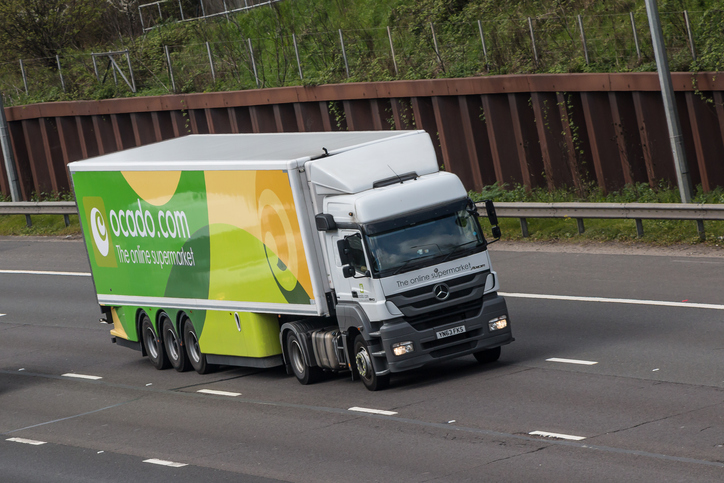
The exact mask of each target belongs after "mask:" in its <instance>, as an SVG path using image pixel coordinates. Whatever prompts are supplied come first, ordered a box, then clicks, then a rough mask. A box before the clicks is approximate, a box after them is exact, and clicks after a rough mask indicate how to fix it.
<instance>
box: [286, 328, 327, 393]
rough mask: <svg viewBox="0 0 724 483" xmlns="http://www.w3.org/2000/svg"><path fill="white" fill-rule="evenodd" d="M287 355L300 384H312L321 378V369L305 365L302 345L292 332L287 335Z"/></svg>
mask: <svg viewBox="0 0 724 483" xmlns="http://www.w3.org/2000/svg"><path fill="white" fill-rule="evenodd" d="M287 355H288V356H289V364H290V365H291V366H292V372H294V375H295V376H296V378H297V380H298V381H299V383H300V384H304V385H307V384H313V383H315V382H317V381H318V380H319V379H321V377H322V369H321V368H320V367H309V366H308V365H307V363H306V362H305V361H304V352H302V345H301V343H300V342H299V338H298V337H297V334H295V333H294V332H289V334H288V335H287Z"/></svg>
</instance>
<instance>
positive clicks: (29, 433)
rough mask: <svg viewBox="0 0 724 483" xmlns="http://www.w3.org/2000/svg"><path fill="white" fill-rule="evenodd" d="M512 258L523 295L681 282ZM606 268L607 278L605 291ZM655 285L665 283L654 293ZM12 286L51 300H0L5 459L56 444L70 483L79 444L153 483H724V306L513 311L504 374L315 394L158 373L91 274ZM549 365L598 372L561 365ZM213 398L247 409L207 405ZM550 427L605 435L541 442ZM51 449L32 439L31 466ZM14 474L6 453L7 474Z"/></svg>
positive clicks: (608, 265)
mask: <svg viewBox="0 0 724 483" xmlns="http://www.w3.org/2000/svg"><path fill="white" fill-rule="evenodd" d="M41 243H45V244H46V245H44V246H43V249H42V250H41V251H42V252H43V253H46V254H47V256H45V257H43V258H42V259H41V258H38V257H32V256H26V263H28V264H29V266H27V265H25V266H22V267H18V266H13V268H15V269H17V268H30V269H34V270H44V269H50V268H52V267H57V269H62V270H71V269H73V267H69V266H68V265H70V264H69V263H68V262H67V260H68V259H69V258H70V257H71V256H72V255H69V253H74V252H73V249H72V248H68V247H69V246H70V247H72V246H73V245H68V243H73V242H59V243H65V244H61V245H57V246H59V247H60V248H59V249H58V250H59V252H58V253H59V255H60V256H59V258H61V259H62V260H54V257H52V256H50V254H52V253H53V251H54V247H56V245H55V244H53V243H50V242H41ZM76 243H77V242H76ZM3 244H4V241H2V242H0V270H1V269H5V268H6V267H8V263H9V262H8V259H7V258H6V257H5V256H4V254H7V253H8V252H9V251H12V252H13V256H17V255H18V254H23V253H26V251H25V250H27V251H29V252H31V253H33V252H34V251H37V250H40V249H39V248H38V246H37V244H34V243H27V242H25V246H24V247H23V246H18V244H17V243H16V246H15V247H14V248H12V250H10V249H3V248H2V246H3ZM81 249H82V246H81ZM76 252H77V250H76ZM81 253H82V250H81ZM493 257H494V266H495V268H496V269H497V270H498V271H499V273H500V275H501V277H502V278H501V281H502V288H503V289H504V290H505V291H508V292H525V291H528V292H530V293H555V294H566V295H595V296H603V297H623V296H626V293H630V292H631V291H634V290H636V291H639V292H638V293H639V294H640V298H651V299H656V300H662V298H659V297H657V294H665V295H667V296H669V297H674V295H678V294H677V293H676V290H678V289H677V286H678V285H681V283H675V282H670V281H669V280H670V278H671V277H670V276H669V277H666V276H664V275H665V274H667V273H670V271H671V266H672V264H673V263H674V262H671V261H670V260H667V259H666V258H660V257H658V258H657V257H643V258H641V257H635V256H624V257H621V256H601V255H587V256H584V255H578V256H576V257H574V258H576V259H577V260H576V263H573V262H571V261H570V260H569V259H568V257H566V256H565V255H563V254H540V253H539V254H530V253H523V252H504V251H496V252H494V253H493ZM697 260H698V262H705V261H714V262H718V260H717V259H697ZM85 263H86V266H87V261H86V262H85ZM673 266H676V267H688V268H685V269H678V272H677V277H678V280H680V281H681V280H683V281H685V282H686V284H687V285H688V286H687V288H688V291H689V292H695V293H696V294H697V297H698V300H697V301H701V302H705V303H717V302H719V303H721V301H720V300H716V298H717V294H716V293H715V291H714V290H712V289H711V284H712V283H714V282H716V280H717V278H716V270H715V269H711V267H710V266H716V263H714V264H711V263H682V264H681V265H673ZM702 266H703V267H705V268H704V269H702V268H701V267H702ZM82 269H83V268H82V267H80V268H78V267H76V270H82ZM561 270H562V271H565V272H566V273H561ZM591 273H595V274H597V276H598V278H597V280H596V281H595V282H594V283H592V284H590V283H589V284H588V285H586V284H587V283H588V278H590V277H591V275H590V274H591ZM652 275H653V276H655V277H656V278H657V282H656V284H650V283H647V282H646V278H647V277H649V276H652ZM29 277H30V278H29ZM54 280H55V281H54ZM551 280H554V282H551ZM600 280H606V281H607V282H606V283H602V282H601V281H600ZM84 283H85V284H86V288H83V287H84V285H83V284H84ZM695 284H698V285H695ZM651 285H653V287H649V286H651ZM587 286H588V287H589V288H588V290H587V289H586V287H587ZM627 286H628V289H627ZM12 287H22V289H21V290H20V289H19V290H18V292H22V293H28V294H30V295H26V297H28V298H27V299H26V300H27V301H30V300H35V302H36V303H35V305H37V306H38V307H33V308H32V310H23V303H16V302H13V300H12V299H11V300H10V301H8V300H7V299H6V297H5V296H3V297H2V299H1V300H0V313H7V314H8V315H6V316H4V317H0V433H2V435H3V438H2V441H3V448H4V447H5V445H9V444H16V445H20V443H10V442H5V441H4V440H5V439H7V438H10V437H23V438H30V439H37V440H42V441H48V445H53V447H54V448H57V447H60V449H56V450H54V451H57V452H58V453H59V454H66V453H67V454H68V457H67V460H66V459H63V461H64V463H63V464H62V465H60V469H59V471H61V473H59V474H63V475H67V476H68V478H69V479H72V477H73V475H82V474H84V471H85V470H84V469H81V468H82V466H80V465H81V461H82V458H81V457H80V456H78V455H79V454H80V453H79V452H80V450H87V451H91V452H92V451H104V452H105V453H111V454H112V455H113V458H118V461H124V462H126V461H128V462H129V463H128V464H129V472H130V473H129V474H132V475H137V476H139V477H143V476H142V475H143V471H150V470H144V467H147V466H148V465H142V464H140V463H137V462H140V461H143V460H144V459H147V458H162V459H167V460H171V461H179V460H183V462H185V463H189V464H190V465H191V466H189V467H185V468H162V469H163V470H169V471H167V472H161V473H160V474H161V475H164V476H163V477H159V478H160V480H163V478H165V477H166V476H165V475H168V479H169V480H170V479H174V480H175V481H190V480H191V479H192V478H191V477H190V475H191V474H192V471H188V472H186V473H184V472H183V470H185V469H189V468H193V471H195V472H200V473H194V475H195V477H198V475H206V472H207V471H208V476H209V478H207V479H209V480H210V481H211V478H213V474H214V471H217V470H223V471H229V472H231V473H233V474H238V475H240V476H241V477H243V476H244V475H257V476H260V477H269V478H275V479H279V480H285V481H339V480H343V481H344V480H348V481H352V480H359V479H361V478H360V477H361V475H364V476H365V477H366V478H367V479H371V480H373V481H375V480H385V481H387V480H389V479H392V477H394V478H395V479H398V480H401V481H423V480H432V479H435V478H437V479H441V480H443V481H466V480H469V481H479V480H480V479H482V478H481V475H484V474H485V475H488V476H489V477H490V479H492V480H508V481H518V480H522V479H536V480H539V481H546V480H551V481H552V480H559V479H560V478H565V477H569V478H571V479H573V478H576V479H581V478H582V477H585V478H586V479H589V480H592V481H610V480H611V479H624V478H626V479H627V480H630V479H639V480H640V481H650V480H652V479H657V480H661V481H716V480H719V479H721V476H722V472H724V465H722V464H720V463H719V464H717V463H716V462H717V461H722V460H724V449H723V448H722V446H723V445H724V431H722V429H724V422H722V419H721V415H722V414H724V411H722V409H724V405H723V401H724V393H723V392H722V387H724V382H723V381H724V375H723V374H722V371H721V370H720V368H721V364H720V362H719V361H718V360H717V356H718V355H720V354H721V346H722V344H721V343H720V341H721V340H722V338H721V324H722V311H715V310H702V309H689V308H676V309H672V308H664V307H647V306H623V305H620V304H600V303H590V302H563V301H550V300H530V299H524V298H511V299H509V307H510V311H511V314H512V315H513V321H514V324H515V325H514V330H515V335H516V338H517V339H518V340H517V341H516V342H515V343H513V344H512V345H510V346H508V347H506V348H504V351H503V357H502V358H501V361H500V362H499V363H497V364H493V365H490V366H487V367H481V366H479V365H477V364H476V363H475V361H474V359H473V358H472V357H469V358H466V359H461V360H457V361H452V362H450V363H447V364H443V365H441V366H438V367H435V368H432V369H431V370H427V371H423V370H418V371H414V372H412V373H409V374H406V375H403V376H400V377H397V378H395V379H393V385H392V387H391V388H390V389H389V390H387V391H384V392H381V393H370V392H368V391H366V390H365V389H364V388H363V387H362V385H361V384H359V383H353V382H351V381H349V380H348V378H346V377H343V376H339V377H331V378H329V380H327V381H325V382H322V383H320V384H317V385H313V386H308V387H303V386H301V385H299V384H298V383H297V382H296V380H294V379H293V378H292V377H288V376H286V375H285V374H283V371H281V370H278V369H277V370H271V371H256V370H249V369H238V368H233V369H226V370H223V371H220V372H218V373H216V374H212V375H209V376H199V375H197V374H195V373H185V374H177V373H175V372H174V371H156V370H155V369H153V368H152V367H151V365H150V364H149V363H148V362H147V361H145V360H143V359H141V358H140V357H139V355H138V353H134V352H133V351H129V350H128V349H124V348H120V347H116V346H113V345H111V344H110V343H109V342H108V341H109V336H108V332H107V327H105V326H100V325H99V324H97V323H96V322H95V321H96V320H97V314H98V312H97V310H98V309H97V306H96V305H95V303H94V300H93V294H92V292H91V293H90V294H88V293H87V290H88V287H89V279H79V278H77V277H63V278H62V283H58V282H57V278H53V277H51V276H40V275H17V274H0V289H2V290H3V291H2V292H1V293H3V294H5V293H6V292H5V290H6V289H10V288H12ZM74 293H75V295H74ZM526 293H527V292H526ZM630 296H631V295H628V297H630ZM637 298H639V297H637ZM677 298H678V296H677V297H676V298H672V300H676V299H677ZM44 300H48V301H49V302H47V303H46V302H44ZM62 300H67V303H65V304H63V305H62V306H61V309H58V310H56V312H62V315H56V316H55V317H53V319H55V320H62V321H63V322H62V323H51V322H49V320H51V318H50V317H47V315H46V316H45V317H43V316H42V314H43V313H45V312H46V311H52V310H53V308H54V307H55V306H56V305H57V304H59V303H60V301H62ZM664 300H669V299H664ZM6 306H7V307H11V308H12V309H13V310H12V311H10V310H7V309H5V307H6ZM550 357H563V358H574V359H586V360H592V361H597V362H598V364H596V365H592V366H580V365H570V364H562V363H552V362H546V359H547V358H550ZM26 366H27V367H26ZM19 369H24V370H23V371H20V370H19ZM655 369H658V370H657V371H655ZM66 372H79V373H83V374H92V375H97V376H101V377H103V379H101V380H99V381H86V380H69V379H67V378H64V377H62V376H61V374H64V373H66ZM204 388H205V389H216V390H222V391H232V392H238V393H241V396H238V397H226V396H209V395H202V394H199V393H197V392H196V391H197V390H199V389H204ZM352 406H362V407H367V408H377V409H385V410H391V411H395V412H397V414H396V415H393V416H372V415H362V414H359V413H352V412H350V411H348V408H350V407H352ZM93 411H96V412H93ZM64 418H68V419H64ZM59 420H61V421H59ZM38 424H39V426H36V425H38ZM22 428H27V429H22ZM536 430H539V431H548V432H556V433H564V434H571V435H578V436H585V437H586V438H587V439H586V440H583V441H581V442H566V441H562V440H552V439H545V440H544V439H541V438H537V437H533V436H529V435H528V433H530V432H531V431H536ZM48 445H44V446H39V447H35V446H28V449H27V451H28V453H27V458H28V461H32V459H33V456H32V454H34V453H31V452H35V451H41V452H42V448H43V447H49V446H48ZM25 446H27V445H22V448H25ZM19 447H20V446H19ZM592 447H593V448H595V449H591V448H592ZM18 451H20V452H21V454H25V453H22V451H24V449H17V450H14V452H13V454H15V452H18ZM637 452H644V453H637ZM105 453H102V454H105ZM8 454H9V453H8ZM83 454H85V453H83ZM128 457H134V458H131V459H130V460H126V459H125V458H128ZM687 458H688V459H687ZM61 459H62V458H61ZM12 461H17V458H16V457H13V458H10V457H9V456H7V457H6V456H5V452H3V451H0V469H3V468H9V465H10V464H11V462H12ZM131 462H132V463H131ZM170 470H173V473H172V472H171V471H170ZM38 471H40V470H38ZM224 475H226V474H225V473H224ZM632 476H634V477H633V478H632ZM222 477H225V476H222ZM103 479H108V480H115V481H123V480H121V479H120V478H115V477H112V476H111V477H108V478H103ZM219 481H223V480H219ZM242 481H243V478H242Z"/></svg>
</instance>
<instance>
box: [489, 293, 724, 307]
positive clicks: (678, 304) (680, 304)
mask: <svg viewBox="0 0 724 483" xmlns="http://www.w3.org/2000/svg"><path fill="white" fill-rule="evenodd" d="M498 293H499V294H500V295H502V296H503V297H511V298H521V299H544V300H568V301H572V302H604V303H612V304H631V305H654V306H659V307H683V308H687V309H713V310H724V305H719V304H697V303H692V302H667V301H665V300H639V299H616V298H606V297H578V296H573V295H546V294H536V293H509V292H498Z"/></svg>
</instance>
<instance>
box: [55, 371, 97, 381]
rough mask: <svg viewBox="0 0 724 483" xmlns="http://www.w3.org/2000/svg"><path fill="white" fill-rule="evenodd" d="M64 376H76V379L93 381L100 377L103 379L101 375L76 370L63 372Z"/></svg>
mask: <svg viewBox="0 0 724 483" xmlns="http://www.w3.org/2000/svg"><path fill="white" fill-rule="evenodd" d="M61 376H63V377H74V378H76V379H90V380H91V381H97V380H98V379H103V378H102V377H101V376H89V375H87V374H76V373H74V372H69V373H67V374H61Z"/></svg>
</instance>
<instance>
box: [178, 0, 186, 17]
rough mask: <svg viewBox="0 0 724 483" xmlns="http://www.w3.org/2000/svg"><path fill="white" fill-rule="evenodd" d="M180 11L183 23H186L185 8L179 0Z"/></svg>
mask: <svg viewBox="0 0 724 483" xmlns="http://www.w3.org/2000/svg"><path fill="white" fill-rule="evenodd" d="M178 9H179V10H180V11H181V21H185V20H186V19H185V18H184V8H183V7H182V6H181V0H178Z"/></svg>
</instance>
